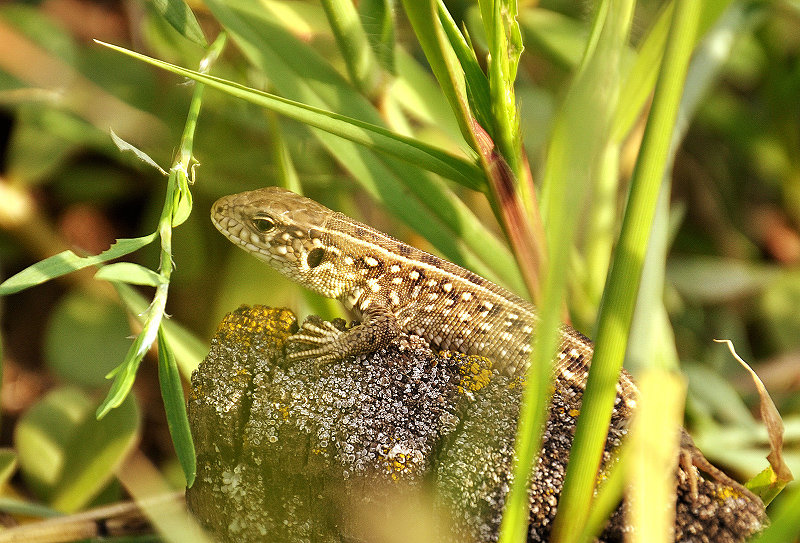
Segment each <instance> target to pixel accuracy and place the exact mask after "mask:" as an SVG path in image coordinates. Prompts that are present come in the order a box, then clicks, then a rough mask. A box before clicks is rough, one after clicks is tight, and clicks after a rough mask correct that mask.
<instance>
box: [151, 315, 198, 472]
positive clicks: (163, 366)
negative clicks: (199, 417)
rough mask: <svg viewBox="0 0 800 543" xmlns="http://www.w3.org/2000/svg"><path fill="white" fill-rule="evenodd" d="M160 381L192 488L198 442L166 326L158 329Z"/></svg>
mask: <svg viewBox="0 0 800 543" xmlns="http://www.w3.org/2000/svg"><path fill="white" fill-rule="evenodd" d="M158 382H159V384H160V385H161V397H162V398H163V399H164V410H165V412H166V415H167V425H168V426H169V435H170V436H172V444H173V445H174V447H175V454H176V455H177V456H178V461H179V462H180V464H181V468H182V469H183V475H184V477H186V486H187V487H191V486H192V485H193V484H194V479H195V476H196V475H197V460H196V459H195V449H194V441H192V432H191V430H190V429H189V418H188V417H187V415H186V400H185V399H184V397H183V385H182V384H181V376H180V373H178V365H177V363H176V362H175V354H174V353H173V352H172V347H170V345H169V342H168V341H167V338H166V336H165V334H164V330H163V328H162V329H161V330H159V331H158Z"/></svg>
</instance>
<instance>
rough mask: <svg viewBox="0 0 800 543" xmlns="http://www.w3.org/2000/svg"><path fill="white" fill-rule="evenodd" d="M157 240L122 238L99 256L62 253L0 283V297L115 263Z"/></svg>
mask: <svg viewBox="0 0 800 543" xmlns="http://www.w3.org/2000/svg"><path fill="white" fill-rule="evenodd" d="M154 239H156V233H155V232H154V233H152V234H150V235H148V236H142V237H140V238H123V239H119V240H117V242H116V243H114V244H113V245H112V246H111V247H110V248H109V249H107V250H105V251H103V252H102V253H100V254H99V255H93V256H84V257H81V256H78V255H76V254H75V253H73V252H72V251H62V252H60V253H58V254H57V255H53V256H51V257H50V258H45V259H44V260H41V261H39V262H37V263H36V264H33V265H32V266H29V267H27V268H25V269H24V270H22V271H21V272H19V273H17V274H16V275H13V276H11V277H9V278H8V279H6V280H5V281H3V283H2V284H0V296H2V295H5V294H14V293H15V292H19V291H21V290H25V289H26V288H30V287H33V286H36V285H41V284H42V283H44V282H46V281H49V280H50V279H55V278H56V277H61V276H62V275H66V274H68V273H72V272H74V271H77V270H80V269H83V268H87V267H89V266H94V265H96V264H102V263H103V262H108V261H109V260H114V259H115V258H119V257H121V256H125V255H127V254H130V253H132V252H134V251H136V250H138V249H141V248H142V247H144V246H145V245H147V244H149V243H151V242H152V241H153V240H154Z"/></svg>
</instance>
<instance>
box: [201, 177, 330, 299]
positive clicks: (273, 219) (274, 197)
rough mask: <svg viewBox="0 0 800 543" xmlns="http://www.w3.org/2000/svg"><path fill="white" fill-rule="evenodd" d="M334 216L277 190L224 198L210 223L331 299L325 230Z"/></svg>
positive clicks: (309, 201) (215, 209) (306, 201)
mask: <svg viewBox="0 0 800 543" xmlns="http://www.w3.org/2000/svg"><path fill="white" fill-rule="evenodd" d="M333 213H334V212H333V211H331V210H330V209H328V208H327V207H325V206H323V205H321V204H318V203H317V202H315V201H313V200H311V199H309V198H305V197H303V196H300V195H298V194H295V193H293V192H291V191H288V190H286V189H282V188H280V187H267V188H264V189H259V190H253V191H250V192H242V193H240V194H234V195H231V196H225V197H223V198H220V199H219V200H217V201H216V202H215V203H214V205H213V206H212V207H211V221H212V222H213V223H214V226H216V227H217V230H219V231H220V232H221V233H222V234H223V235H224V236H225V237H227V238H228V239H229V240H231V241H232V242H233V243H234V244H235V245H237V246H239V247H241V248H242V249H244V250H245V251H247V252H248V253H251V254H253V255H254V256H256V257H258V258H260V259H261V260H264V261H266V262H267V263H269V264H270V265H271V266H272V267H273V268H275V269H276V270H278V271H279V272H281V273H282V274H284V275H286V276H287V277H289V278H290V279H292V280H294V281H297V282H299V283H301V284H303V285H304V286H306V287H307V288H310V289H312V290H314V291H316V292H318V293H320V294H322V295H323V296H326V297H330V298H335V297H337V296H338V294H339V293H338V292H334V291H333V290H332V289H333V288H334V285H335V284H336V282H335V281H331V280H330V275H331V274H332V273H333V270H332V269H331V268H332V266H333V263H332V261H331V254H330V251H329V249H330V248H329V241H328V238H329V236H328V234H327V231H326V229H325V225H326V223H327V221H328V219H329V217H330V216H331V215H332V214H333Z"/></svg>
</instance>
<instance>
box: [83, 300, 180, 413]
mask: <svg viewBox="0 0 800 543" xmlns="http://www.w3.org/2000/svg"><path fill="white" fill-rule="evenodd" d="M162 288H164V286H162V287H159V291H160V290H161V289H162ZM157 300H159V292H158V291H157V292H156V298H155V299H154V300H153V303H152V304H151V305H150V307H149V308H148V310H147V312H146V316H145V321H144V326H143V327H142V331H141V332H140V333H139V335H138V336H136V339H135V340H134V342H133V344H131V346H130V348H129V349H128V352H127V354H126V355H125V360H124V361H123V362H122V363H121V364H120V365H119V366H117V367H116V368H114V369H113V370H111V371H110V372H109V373H108V374H107V375H106V377H107V378H108V379H110V378H112V377H113V378H114V383H113V384H112V385H111V390H109V391H108V395H107V396H106V399H105V400H103V403H101V404H100V407H98V408H97V418H98V419H102V418H103V417H105V416H106V415H107V414H108V413H109V411H111V410H112V409H114V408H116V407H119V406H120V405H121V404H122V402H123V401H124V400H125V398H127V396H128V392H130V390H131V387H132V386H133V381H134V380H135V379H136V371H137V370H138V369H139V364H140V363H141V362H142V358H144V355H145V354H147V351H148V350H149V349H150V346H151V345H152V344H153V341H155V335H156V333H157V331H158V327H159V326H160V325H161V320H162V319H163V317H164V312H163V310H164V307H163V304H164V303H166V299H165V294H162V298H161V300H160V303H158V304H157V303H156V301H157Z"/></svg>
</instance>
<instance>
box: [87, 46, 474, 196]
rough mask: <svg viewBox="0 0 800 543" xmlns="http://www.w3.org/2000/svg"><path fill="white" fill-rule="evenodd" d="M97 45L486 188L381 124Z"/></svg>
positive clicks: (455, 161) (452, 160)
mask: <svg viewBox="0 0 800 543" xmlns="http://www.w3.org/2000/svg"><path fill="white" fill-rule="evenodd" d="M95 41H97V40H95ZM97 43H99V44H101V45H104V46H106V47H109V48H111V49H114V50H115V51H119V52H120V53H123V54H126V55H128V56H130V57H133V58H136V59H138V60H141V61H143V62H147V63H148V64H152V65H153V66H157V67H159V68H163V69H164V70H167V71H169V72H172V73H174V74H177V75H181V76H184V77H188V78H190V79H194V80H195V81H198V82H200V83H203V84H205V85H207V86H209V87H212V88H215V89H217V90H221V91H223V92H225V93H227V94H229V95H231V96H235V97H237V98H241V99H243V100H246V101H248V102H250V103H252V104H255V105H258V106H261V107H264V108H266V109H269V110H271V111H275V112H277V113H280V114H281V115H285V116H287V117H289V118H291V119H294V120H297V121H300V122H302V123H305V124H308V125H309V126H313V127H315V128H319V129H320V130H324V131H326V132H329V133H331V134H335V135H337V136H339V137H341V138H344V139H347V140H350V141H354V142H356V143H359V144H361V145H364V146H366V147H368V148H370V149H373V150H376V151H381V152H384V153H387V154H390V155H393V156H396V157H398V158H401V159H403V160H405V161H407V162H409V163H412V164H416V165H417V166H420V167H422V168H425V169H426V170H429V171H431V172H433V173H436V174H439V175H441V176H442V177H445V178H447V179H451V180H453V181H456V182H457V183H460V184H462V185H464V186H465V187H467V188H471V189H473V190H480V189H481V188H482V186H483V182H482V179H483V174H482V173H481V171H480V169H479V168H478V167H477V166H476V165H475V163H473V162H470V161H467V160H464V159H462V158H459V157H457V156H455V155H453V154H451V153H449V152H447V151H444V150H442V149H438V148H436V147H433V146H432V145H427V144H425V143H422V142H420V141H419V140H416V139H414V138H410V137H407V136H403V135H401V134H396V133H394V132H392V131H390V130H387V129H385V128H383V127H380V126H378V125H374V124H371V123H367V122H364V121H360V120H358V119H355V118H352V117H346V116H344V115H340V114H338V113H333V112H331V111H325V110H323V109H319V108H316V107H312V106H308V105H305V104H301V103H300V102H295V101H292V100H288V99H286V98H282V97H280V96H277V95H274V94H269V93H266V92H263V91H259V90H256V89H251V88H248V87H245V86H244V85H240V84H238V83H234V82H232V81H227V80H225V79H221V78H218V77H214V76H210V75H205V74H202V73H200V72H196V71H194V70H189V69H186V68H181V67H180V66H175V65H174V64H169V63H168V62H163V61H160V60H157V59H154V58H151V57H148V56H145V55H142V54H139V53H135V52H133V51H130V50H128V49H125V48H122V47H118V46H116V45H111V44H108V43H104V42H101V41H97Z"/></svg>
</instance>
